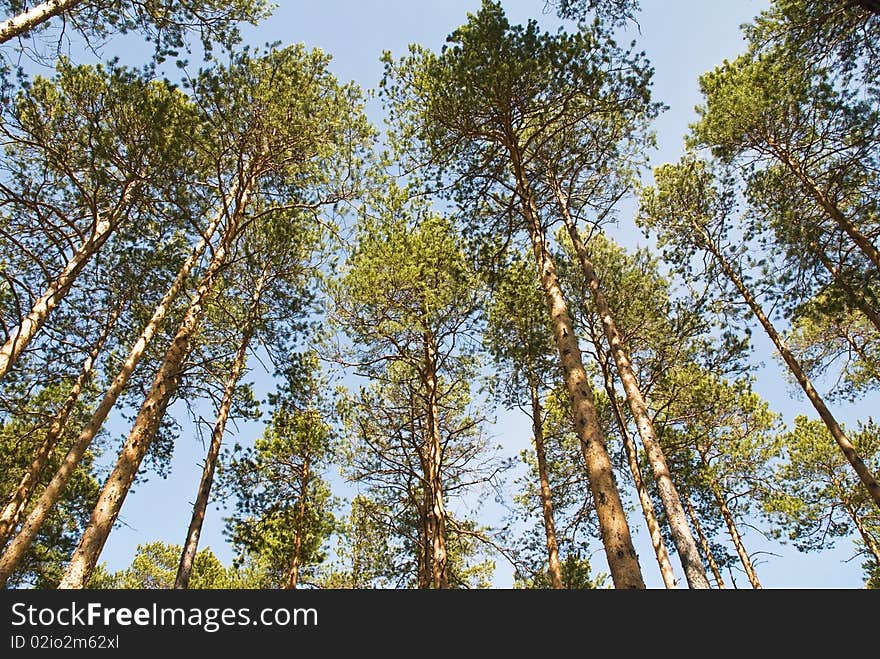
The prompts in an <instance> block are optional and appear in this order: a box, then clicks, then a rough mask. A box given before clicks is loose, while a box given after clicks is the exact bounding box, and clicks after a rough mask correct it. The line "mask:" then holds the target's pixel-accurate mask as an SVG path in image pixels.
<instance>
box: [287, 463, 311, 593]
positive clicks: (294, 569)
mask: <svg viewBox="0 0 880 659" xmlns="http://www.w3.org/2000/svg"><path fill="white" fill-rule="evenodd" d="M311 477H312V476H311V471H310V469H309V452H308V451H306V454H305V456H304V459H303V468H302V473H301V475H300V481H299V501H298V502H297V504H296V525H297V528H296V534H295V535H294V536H293V556H291V560H290V570H289V571H288V573H287V584H286V585H285V588H288V589H291V590H292V589H295V588H296V587H297V584H298V583H299V569H300V564H301V563H302V537H303V527H304V526H305V520H306V500H307V497H308V495H309V481H310V480H311Z"/></svg>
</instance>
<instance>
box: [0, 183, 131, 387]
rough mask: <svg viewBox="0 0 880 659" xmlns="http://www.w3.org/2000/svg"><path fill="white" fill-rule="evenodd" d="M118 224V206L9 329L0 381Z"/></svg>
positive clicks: (0, 349)
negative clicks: (15, 324) (18, 320)
mask: <svg viewBox="0 0 880 659" xmlns="http://www.w3.org/2000/svg"><path fill="white" fill-rule="evenodd" d="M129 195H130V189H129V188H126V190H125V191H124V192H123V196H122V200H121V201H120V205H121V204H122V203H124V201H125V199H127V198H128V196H129ZM118 224H119V216H118V209H117V211H116V213H111V214H109V215H108V217H100V216H99V217H98V218H97V219H96V221H95V226H94V228H93V229H92V231H91V232H90V234H89V237H88V238H87V239H86V241H85V242H84V243H83V244H82V245H80V246H79V248H78V249H77V250H76V252H74V254H73V256H71V257H70V260H69V261H68V262H67V264H66V265H65V266H64V270H62V271H61V274H59V275H58V276H57V277H56V278H55V279H54V281H52V283H51V284H49V286H48V288H46V290H45V291H44V292H43V294H42V295H40V297H38V298H37V300H36V301H35V302H34V303H33V305H32V306H31V310H30V311H29V312H28V314H27V315H26V316H25V317H24V318H23V319H22V321H21V322H20V323H19V324H18V327H16V328H15V329H14V330H13V331H12V332H11V335H10V337H9V338H8V339H7V340H6V343H5V344H3V346H2V347H0V380H2V379H3V378H4V377H5V376H6V374H7V373H9V371H10V370H12V367H13V366H14V365H15V362H16V361H17V360H18V358H19V357H21V353H23V352H24V351H25V349H26V348H27V347H28V345H30V342H31V341H32V340H33V338H34V337H35V336H36V335H37V332H39V331H40V328H41V327H42V326H43V324H44V323H45V322H46V319H47V318H48V317H49V314H51V313H52V310H53V309H55V307H57V306H58V304H59V303H60V302H61V300H63V299H64V297H65V296H66V295H67V293H68V292H69V291H70V288H71V287H72V286H73V283H74V282H75V281H76V278H77V277H78V276H79V274H80V273H81V272H82V270H83V268H85V267H86V265H87V264H88V262H89V261H90V260H91V259H92V257H93V256H94V255H95V254H97V253H98V251H99V250H100V249H101V247H103V245H104V243H106V242H107V239H108V238H109V237H110V235H111V234H112V233H113V231H114V230H115V229H116V227H117V225H118Z"/></svg>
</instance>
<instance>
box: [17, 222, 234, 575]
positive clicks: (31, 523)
mask: <svg viewBox="0 0 880 659" xmlns="http://www.w3.org/2000/svg"><path fill="white" fill-rule="evenodd" d="M223 214H224V211H223V210H220V211H218V212H217V214H216V215H215V217H214V218H213V219H212V220H211V223H210V224H209V225H208V227H207V228H206V229H205V233H204V234H203V236H202V238H200V239H199V241H198V243H197V244H196V245H195V246H194V247H193V250H192V252H191V253H190V255H189V257H188V258H187V259H186V261H185V262H184V264H183V265H182V266H181V268H180V271H179V272H178V273H177V276H176V277H175V279H174V281H173V282H172V284H171V286H170V287H169V288H168V291H167V292H166V293H165V295H164V296H163V297H162V300H161V301H160V302H159V304H158V305H157V306H156V309H155V310H154V311H153V315H152V317H151V318H150V320H149V322H148V323H147V324H146V326H145V327H144V329H143V330H142V331H141V335H140V336H139V337H138V340H137V341H136V342H135V344H134V346H132V348H131V351H130V352H129V354H128V357H126V359H125V362H124V363H123V365H122V368H120V369H119V373H117V374H116V377H115V378H114V379H113V382H112V383H111V384H110V386H109V387H108V389H107V391H106V392H104V397H103V398H102V399H101V402H100V403H99V404H98V407H97V408H95V411H94V412H93V413H92V416H91V418H90V419H89V421H88V423H87V424H86V426H85V428H83V430H82V431H81V432H80V434H79V436H78V437H77V438H76V440H75V441H74V442H73V444H72V445H71V447H70V449H69V450H68V452H67V455H66V456H65V457H64V460H63V461H62V462H61V465H60V466H59V467H58V470H57V471H56V472H55V476H53V477H52V480H51V481H50V482H49V484H48V485H47V486H46V488H45V489H44V490H43V493H42V494H41V495H40V498H39V500H38V501H37V503H36V505H35V506H34V508H33V510H31V513H30V515H28V517H27V519H26V520H25V522H24V524H23V525H22V527H21V529H20V530H19V532H18V535H16V536H15V538H14V539H13V541H12V543H11V544H10V545H9V547H8V548H7V549H6V551H5V553H4V554H3V557H2V558H0V588H2V587H3V586H5V584H6V581H7V580H8V579H9V576H10V575H11V574H12V571H13V570H14V569H15V567H16V566H17V565H18V563H19V562H20V561H21V559H22V558H23V557H24V555H25V553H26V552H27V550H28V548H29V547H30V546H31V544H32V543H33V541H34V538H35V537H36V536H37V533H38V532H39V530H40V528H41V527H42V525H43V522H45V521H46V517H48V515H49V513H50V512H51V511H52V509H53V508H54V507H55V504H56V503H57V502H58V500H59V499H60V498H61V495H62V493H63V492H64V488H65V487H66V486H67V482H68V481H69V480H70V477H71V476H72V475H73V473H74V472H75V471H76V468H77V466H78V465H79V463H80V460H82V458H83V456H84V455H85V454H86V451H87V450H88V448H89V446H90V445H91V443H92V440H93V439H94V438H95V435H97V434H98V431H100V429H101V427H102V426H103V425H104V421H105V420H106V419H107V416H108V415H109V414H110V411H111V410H112V409H113V406H114V405H115V404H116V401H117V399H118V398H119V396H120V394H121V393H122V392H123V391H124V390H125V387H126V385H127V384H128V381H129V379H130V378H131V374H132V373H133V372H134V369H135V368H136V367H137V365H138V363H140V360H141V357H143V354H144V351H145V350H146V348H147V346H148V345H149V343H150V341H152V339H153V336H154V335H155V334H156V332H157V331H158V330H159V328H160V327H161V325H162V322H163V321H164V320H165V316H166V315H167V314H168V310H169V309H170V308H171V305H172V303H173V302H174V301H175V300H176V299H177V296H178V295H179V294H180V291H181V290H182V289H183V286H184V284H185V283H186V281H187V279H188V278H189V275H190V272H191V271H192V269H193V268H194V267H195V265H196V263H198V261H199V259H200V258H201V256H202V253H203V252H204V251H205V247H206V246H207V245H208V242H209V241H210V240H211V237H212V236H213V235H214V232H215V231H216V230H217V227H218V226H219V225H220V222H221V220H222V218H223Z"/></svg>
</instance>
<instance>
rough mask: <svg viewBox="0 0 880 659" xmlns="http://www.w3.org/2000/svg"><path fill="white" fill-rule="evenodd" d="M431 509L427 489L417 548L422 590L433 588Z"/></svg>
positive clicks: (426, 489)
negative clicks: (429, 525)
mask: <svg viewBox="0 0 880 659" xmlns="http://www.w3.org/2000/svg"><path fill="white" fill-rule="evenodd" d="M430 507H431V492H430V490H429V488H427V487H425V491H424V500H423V501H422V505H421V507H420V509H419V544H418V546H417V547H416V549H417V551H418V556H416V561H417V580H418V587H419V589H420V590H426V589H428V588H430V587H431V551H430V544H431V543H430V536H431V534H430V531H429V529H428V510H429V509H430Z"/></svg>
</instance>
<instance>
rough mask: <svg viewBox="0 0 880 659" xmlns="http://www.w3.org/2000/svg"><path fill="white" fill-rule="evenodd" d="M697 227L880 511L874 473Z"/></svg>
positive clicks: (879, 490)
mask: <svg viewBox="0 0 880 659" xmlns="http://www.w3.org/2000/svg"><path fill="white" fill-rule="evenodd" d="M694 228H695V229H696V230H697V231H699V232H700V233H701V234H702V235H703V238H704V239H705V241H706V245H707V248H708V249H709V251H710V252H711V253H712V255H713V256H714V257H715V260H716V261H717V262H718V265H719V266H720V267H721V270H722V271H723V272H724V275H725V276H726V277H727V278H728V279H729V280H730V281H731V283H732V284H733V285H734V286H735V287H736V289H737V290H738V291H739V293H740V295H742V297H743V299H744V300H745V302H746V304H748V305H749V308H750V309H751V310H752V313H753V314H755V317H756V318H757V319H758V321H759V322H760V323H761V326H762V327H763V328H764V331H765V332H767V336H769V337H770V340H771V341H773V345H775V346H776V349H777V350H778V351H779V354H780V355H781V356H782V359H783V360H784V361H785V363H786V365H787V366H788V368H789V370H790V371H791V372H792V374H793V375H794V377H795V379H796V380H797V382H798V384H799V385H800V386H801V389H803V390H804V393H805V394H806V395H807V398H808V399H809V400H810V403H812V404H813V407H814V408H815V410H816V412H818V413H819V416H820V417H821V419H822V421H823V422H824V423H825V426H826V427H827V428H828V431H829V432H830V433H831V436H832V437H833V438H834V441H835V442H837V445H838V446H839V447H840V450H841V451H842V452H843V454H844V456H846V459H847V461H848V462H849V463H850V465H851V466H852V468H853V470H855V472H856V474H858V477H859V480H861V481H862V484H863V485H864V486H865V487H866V488H867V490H868V493H869V494H870V495H871V498H872V499H873V500H874V503H875V504H876V505H877V507H878V508H880V484H878V483H877V479H876V478H875V477H874V474H872V473H871V471H870V470H869V469H868V466H867V465H866V464H865V461H864V460H863V459H862V458H861V456H860V455H859V454H858V452H857V451H856V448H855V446H853V444H852V442H851V441H850V440H849V438H848V437H847V436H846V434H845V433H844V432H843V428H841V427H840V424H838V423H837V420H836V419H835V418H834V416H833V415H832V414H831V411H830V410H829V409H828V408H827V407H826V406H825V402H824V401H823V400H822V397H821V396H819V393H818V392H817V391H816V389H815V388H814V387H813V383H812V382H810V378H808V377H807V374H806V373H805V372H804V369H803V367H801V364H800V362H799V361H798V360H797V358H796V357H795V356H794V355H793V354H792V352H791V350H789V349H788V346H787V345H786V344H785V341H783V339H782V337H781V336H780V335H779V332H777V331H776V328H775V327H774V326H773V323H772V322H770V319H769V318H768V317H767V315H766V314H765V313H764V310H763V309H762V308H761V305H759V304H758V301H757V300H756V299H755V296H754V295H752V293H751V291H750V290H749V289H748V288H747V287H746V285H745V284H744V283H743V281H742V279H740V277H739V276H738V275H737V274H736V272H735V271H734V269H733V267H732V266H731V265H730V263H729V262H728V261H727V259H726V258H725V257H724V255H723V254H722V253H721V250H720V248H719V247H718V246H717V245H716V244H715V242H714V240H713V239H712V236H711V235H710V234H709V232H708V231H706V230H705V228H703V227H700V226H698V225H695V227H694Z"/></svg>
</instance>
